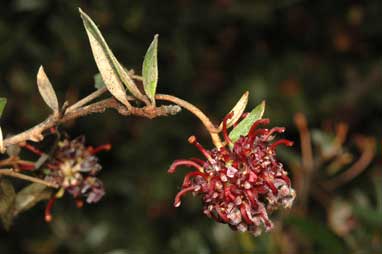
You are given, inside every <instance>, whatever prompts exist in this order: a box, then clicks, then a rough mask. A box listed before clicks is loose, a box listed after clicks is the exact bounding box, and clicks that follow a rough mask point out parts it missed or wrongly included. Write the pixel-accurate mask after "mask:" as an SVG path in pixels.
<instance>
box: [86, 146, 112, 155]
mask: <svg viewBox="0 0 382 254" xmlns="http://www.w3.org/2000/svg"><path fill="white" fill-rule="evenodd" d="M110 149H111V144H104V145H100V146H97V147H96V148H93V147H91V146H89V152H90V153H91V154H93V155H94V154H97V153H99V152H101V151H109V150H110Z"/></svg>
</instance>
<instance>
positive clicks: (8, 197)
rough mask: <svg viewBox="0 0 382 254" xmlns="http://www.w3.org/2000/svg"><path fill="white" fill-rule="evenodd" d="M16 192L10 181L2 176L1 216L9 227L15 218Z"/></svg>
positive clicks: (0, 191)
mask: <svg viewBox="0 0 382 254" xmlns="http://www.w3.org/2000/svg"><path fill="white" fill-rule="evenodd" d="M15 198H16V192H15V189H14V188H13V185H12V183H11V182H10V181H8V180H7V179H4V178H0V218H1V221H2V222H3V225H4V228H5V229H7V230H8V229H9V228H10V226H11V224H12V220H13V217H14V216H13V208H14V205H15Z"/></svg>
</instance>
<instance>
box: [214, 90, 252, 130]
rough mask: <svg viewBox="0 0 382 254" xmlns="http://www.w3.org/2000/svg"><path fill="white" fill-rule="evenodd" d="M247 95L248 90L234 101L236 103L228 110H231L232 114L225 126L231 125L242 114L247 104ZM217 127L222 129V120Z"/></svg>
mask: <svg viewBox="0 0 382 254" xmlns="http://www.w3.org/2000/svg"><path fill="white" fill-rule="evenodd" d="M248 95H249V92H248V91H246V92H245V93H244V94H243V95H242V96H241V98H240V100H239V101H238V102H237V103H236V105H235V106H234V107H233V108H232V109H231V111H230V112H233V115H232V117H231V118H230V119H228V120H227V128H229V127H231V126H232V125H234V124H235V123H236V122H237V121H238V120H239V119H240V117H241V115H242V114H243V112H244V110H245V107H246V106H247V103H248ZM219 129H220V130H221V129H223V122H221V123H220V125H219Z"/></svg>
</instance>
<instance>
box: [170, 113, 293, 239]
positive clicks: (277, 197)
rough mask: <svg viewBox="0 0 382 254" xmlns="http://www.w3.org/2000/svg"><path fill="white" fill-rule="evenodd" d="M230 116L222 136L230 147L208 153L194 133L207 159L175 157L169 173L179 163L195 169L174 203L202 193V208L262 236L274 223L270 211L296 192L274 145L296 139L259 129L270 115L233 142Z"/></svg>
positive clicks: (193, 140)
mask: <svg viewBox="0 0 382 254" xmlns="http://www.w3.org/2000/svg"><path fill="white" fill-rule="evenodd" d="M230 117H231V114H229V115H227V116H226V117H225V119H224V121H223V135H224V138H225V142H226V145H228V147H227V146H223V147H221V148H219V149H217V148H214V149H212V150H210V151H208V150H206V149H204V148H203V147H202V146H201V145H200V144H199V143H198V142H197V140H196V138H195V136H191V137H190V138H189V142H190V143H191V144H194V145H195V146H196V147H197V148H198V149H199V150H200V152H201V153H202V154H203V155H204V156H205V157H206V160H205V161H204V160H200V159H195V158H192V159H190V160H177V161H174V162H173V164H172V165H171V167H170V168H169V170H168V172H169V173H174V172H175V170H176V168H177V167H178V166H189V167H193V168H195V169H196V170H195V171H193V172H190V173H188V174H187V175H186V176H185V177H184V181H183V185H182V190H181V191H180V192H179V193H178V194H177V195H176V197H175V202H174V206H175V207H179V206H180V204H181V197H182V196H183V195H184V194H186V193H187V192H192V193H193V194H194V195H200V196H201V197H202V202H203V212H204V214H206V215H207V216H208V217H210V218H212V219H214V220H216V221H217V222H221V223H226V224H228V225H229V226H230V227H231V228H232V229H234V230H239V231H242V232H244V231H249V232H251V233H252V234H254V235H256V236H257V235H259V234H261V232H262V230H263V228H265V230H266V231H268V230H270V229H271V228H272V226H273V224H272V222H271V220H270V219H269V217H268V213H270V212H272V211H273V210H275V209H278V208H279V207H284V208H286V207H290V206H291V205H292V203H293V200H294V198H295V191H294V190H293V189H292V188H291V186H290V179H289V178H288V176H287V172H286V171H285V170H284V168H283V164H282V163H280V162H279V161H277V158H276V147H277V146H278V145H281V144H284V145H287V146H291V145H292V144H293V142H291V141H289V140H286V139H281V140H278V141H273V140H274V134H276V133H282V132H284V131H285V128H281V127H275V128H272V129H270V130H269V129H258V128H257V127H258V126H259V125H260V124H268V123H269V120H268V119H260V120H258V121H256V122H255V123H254V124H253V125H252V127H251V129H250V131H249V133H248V135H247V136H241V137H240V138H239V139H238V140H237V141H236V142H235V143H233V142H232V141H231V140H230V138H229V136H228V134H227V120H228V119H229V118H230Z"/></svg>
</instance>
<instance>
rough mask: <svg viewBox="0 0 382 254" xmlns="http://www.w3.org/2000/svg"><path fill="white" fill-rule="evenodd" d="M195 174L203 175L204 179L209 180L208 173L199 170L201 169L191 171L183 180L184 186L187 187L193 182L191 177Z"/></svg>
mask: <svg viewBox="0 0 382 254" xmlns="http://www.w3.org/2000/svg"><path fill="white" fill-rule="evenodd" d="M195 176H202V177H203V178H204V179H206V180H207V176H206V174H204V173H202V172H199V171H193V172H190V173H188V174H187V175H186V176H185V177H184V180H183V187H186V186H188V185H190V184H191V180H190V178H191V177H195Z"/></svg>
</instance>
